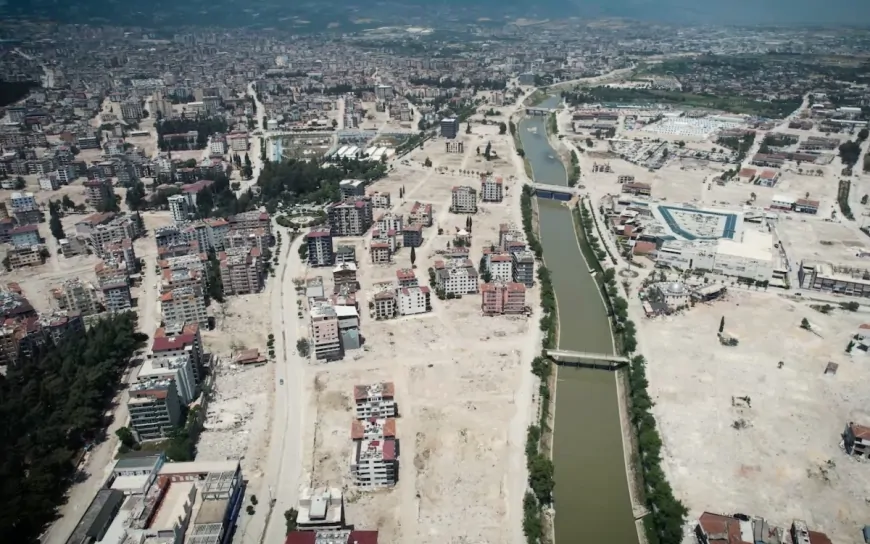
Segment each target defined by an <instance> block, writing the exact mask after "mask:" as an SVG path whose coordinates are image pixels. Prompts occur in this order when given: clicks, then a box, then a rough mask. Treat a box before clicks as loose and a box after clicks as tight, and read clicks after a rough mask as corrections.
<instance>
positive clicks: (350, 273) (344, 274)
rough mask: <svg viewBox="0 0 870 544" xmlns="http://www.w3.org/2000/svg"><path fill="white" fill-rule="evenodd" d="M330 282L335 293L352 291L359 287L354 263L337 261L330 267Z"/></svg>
mask: <svg viewBox="0 0 870 544" xmlns="http://www.w3.org/2000/svg"><path fill="white" fill-rule="evenodd" d="M332 283H333V285H334V286H335V292H336V293H342V292H347V293H353V292H356V291H357V289H359V282H358V281H357V279H356V263H352V262H350V263H338V264H337V265H335V268H333V269H332Z"/></svg>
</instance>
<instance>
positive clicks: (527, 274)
mask: <svg viewBox="0 0 870 544" xmlns="http://www.w3.org/2000/svg"><path fill="white" fill-rule="evenodd" d="M511 257H512V259H513V269H514V270H513V275H514V277H513V280H514V281H515V282H517V283H522V284H523V285H525V286H526V287H533V286H534V285H535V254H534V253H532V252H531V251H529V250H523V251H515V252H513V253H511Z"/></svg>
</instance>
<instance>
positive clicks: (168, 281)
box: [160, 268, 206, 295]
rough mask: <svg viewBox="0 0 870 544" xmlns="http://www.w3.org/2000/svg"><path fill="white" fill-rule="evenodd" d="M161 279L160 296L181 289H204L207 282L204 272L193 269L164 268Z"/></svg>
mask: <svg viewBox="0 0 870 544" xmlns="http://www.w3.org/2000/svg"><path fill="white" fill-rule="evenodd" d="M160 272H161V277H160V294H161V295H162V294H164V293H169V292H170V291H172V290H174V289H180V288H181V287H200V288H204V287H205V285H206V280H205V279H204V278H203V277H202V271H201V270H196V269H191V268H164V269H162V270H161V271H160Z"/></svg>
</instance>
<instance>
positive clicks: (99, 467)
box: [40, 238, 159, 544]
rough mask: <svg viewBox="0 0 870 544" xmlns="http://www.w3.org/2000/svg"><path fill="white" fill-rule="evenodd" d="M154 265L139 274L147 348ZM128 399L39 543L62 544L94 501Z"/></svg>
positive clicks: (130, 377)
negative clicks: (140, 276) (84, 476)
mask: <svg viewBox="0 0 870 544" xmlns="http://www.w3.org/2000/svg"><path fill="white" fill-rule="evenodd" d="M142 243H154V242H153V240H151V239H150V238H147V239H144V240H142V241H141V242H137V245H141V244H142ZM137 249H138V248H137ZM142 253H143V252H142V251H141V250H139V254H140V255H141V254H142ZM58 258H59V257H58V256H57V255H56V254H54V253H53V254H52V259H58ZM155 265H156V261H155V259H154V258H153V257H149V258H146V261H145V269H144V270H143V271H142V275H143V279H142V286H141V288H140V295H139V330H140V331H142V332H144V333H146V334H148V337H149V340H148V343H147V344H146V345H147V346H149V347H150V341H151V338H152V337H153V335H154V331H155V328H156V326H157V323H159V318H158V315H157V313H158V312H159V308H157V292H156V287H155V285H156V282H157V274H156V273H155V272H154V267H155ZM139 366H140V365H136V366H135V367H134V368H133V369H131V370H130V371H129V373H128V374H127V376H125V377H124V379H123V381H124V382H126V383H128V384H130V383H135V381H136V376H137V375H138V373H139ZM127 398H128V394H127V389H126V388H125V389H123V390H122V391H121V392H120V393H119V394H118V395H117V396H116V397H115V399H114V402H115V405H116V408H115V411H114V420H113V421H112V424H111V425H109V428H108V429H107V430H106V434H107V436H108V438H107V439H106V440H105V441H103V442H102V443H100V444H98V445H97V446H96V447H94V448H93V449H92V450H91V451H90V453H89V454H88V456H87V458H86V459H85V460H84V461H83V463H82V466H81V467H80V470H81V472H82V473H83V474H85V475H86V478H85V479H84V480H83V481H81V482H79V483H77V484H74V485H73V486H72V487H71V488H70V489H69V492H68V493H67V498H68V500H67V502H66V504H64V505H63V506H62V507H61V508H60V511H59V514H60V518H59V519H58V520H57V521H56V522H55V523H54V524H52V525H51V526H50V527H49V528H48V530H47V531H46V532H45V533H44V534H43V536H42V538H41V539H40V540H41V541H42V542H44V543H46V544H64V543H65V542H66V540H67V538H69V536H70V534H72V532H73V530H74V529H75V527H76V525H77V524H78V522H79V519H81V516H82V514H84V511H85V510H86V509H87V507H88V505H89V504H90V503H91V500H93V498H94V496H95V495H96V494H97V491H98V490H99V489H100V487H101V486H102V485H103V483H104V482H105V481H106V478H107V476H108V473H109V472H110V471H111V467H112V466H113V465H114V456H115V451H116V448H117V446H118V438H117V436H115V431H117V430H118V429H120V428H121V427H123V426H125V425H127V418H128V412H127Z"/></svg>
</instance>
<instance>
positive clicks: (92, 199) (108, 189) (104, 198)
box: [84, 179, 115, 210]
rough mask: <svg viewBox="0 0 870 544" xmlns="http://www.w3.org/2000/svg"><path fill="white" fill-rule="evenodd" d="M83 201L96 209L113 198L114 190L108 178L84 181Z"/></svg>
mask: <svg viewBox="0 0 870 544" xmlns="http://www.w3.org/2000/svg"><path fill="white" fill-rule="evenodd" d="M84 186H85V202H87V203H88V205H90V206H91V207H93V208H95V209H97V210H103V209H105V207H106V206H107V205H109V204H110V203H111V202H112V201H113V200H114V198H115V190H114V189H113V188H112V181H111V180H108V179H94V180H89V181H86V182H84Z"/></svg>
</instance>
